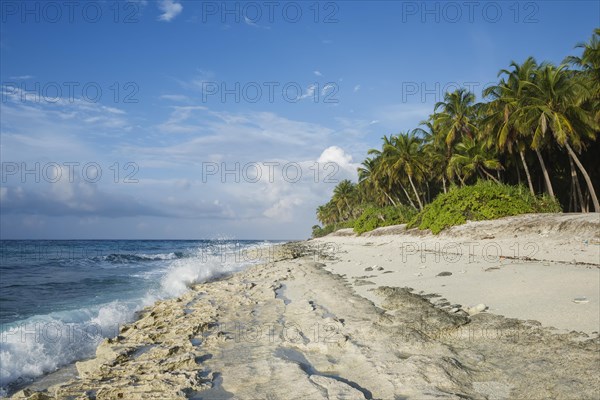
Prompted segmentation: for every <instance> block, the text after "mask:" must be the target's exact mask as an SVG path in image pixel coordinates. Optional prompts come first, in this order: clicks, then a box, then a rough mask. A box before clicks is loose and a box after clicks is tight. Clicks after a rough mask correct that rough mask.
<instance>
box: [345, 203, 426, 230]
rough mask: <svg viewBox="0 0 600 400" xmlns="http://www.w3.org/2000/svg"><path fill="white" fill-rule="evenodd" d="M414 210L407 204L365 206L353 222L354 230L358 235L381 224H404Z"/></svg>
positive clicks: (412, 215)
mask: <svg viewBox="0 0 600 400" xmlns="http://www.w3.org/2000/svg"><path fill="white" fill-rule="evenodd" d="M415 214H416V210H415V209H414V208H411V207H408V206H403V205H401V206H398V207H394V206H389V207H383V208H380V207H367V208H366V209H365V211H363V213H362V214H361V216H360V217H358V219H357V220H356V221H355V222H354V232H356V233H358V234H359V235H360V234H361V233H364V232H368V231H372V230H373V229H375V228H379V227H382V226H390V225H398V224H405V223H407V222H408V221H410V219H411V218H412V217H414V215H415Z"/></svg>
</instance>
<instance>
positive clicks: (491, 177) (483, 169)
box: [479, 167, 500, 183]
mask: <svg viewBox="0 0 600 400" xmlns="http://www.w3.org/2000/svg"><path fill="white" fill-rule="evenodd" d="M479 169H480V170H481V171H483V173H484V174H486V175H487V176H489V177H490V179H491V180H493V181H494V182H496V183H500V181H499V180H498V179H496V178H494V175H492V174H490V173H489V172H487V171H486V170H485V168H483V167H479Z"/></svg>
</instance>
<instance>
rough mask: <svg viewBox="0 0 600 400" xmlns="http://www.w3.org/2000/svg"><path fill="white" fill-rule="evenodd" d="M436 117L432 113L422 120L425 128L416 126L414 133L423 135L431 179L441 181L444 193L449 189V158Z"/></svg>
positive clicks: (424, 161) (426, 161) (424, 160)
mask: <svg viewBox="0 0 600 400" xmlns="http://www.w3.org/2000/svg"><path fill="white" fill-rule="evenodd" d="M434 120H435V117H434V116H433V115H431V116H430V117H429V119H428V120H427V121H422V122H421V124H420V125H421V126H423V127H425V128H421V127H419V128H416V129H415V130H414V131H413V133H414V134H415V135H421V136H422V139H423V164H424V165H425V166H426V168H425V171H427V172H429V173H428V179H429V180H430V181H438V182H439V181H441V183H442V188H443V190H444V193H446V192H447V191H448V189H447V187H446V168H447V166H448V158H447V157H446V146H445V142H444V141H442V140H440V138H441V136H440V135H439V134H438V132H437V130H436V126H435V123H434Z"/></svg>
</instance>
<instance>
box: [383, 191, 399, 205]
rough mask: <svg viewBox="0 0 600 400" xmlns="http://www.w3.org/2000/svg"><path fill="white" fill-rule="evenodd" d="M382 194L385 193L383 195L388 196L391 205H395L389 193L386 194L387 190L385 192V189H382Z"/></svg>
mask: <svg viewBox="0 0 600 400" xmlns="http://www.w3.org/2000/svg"><path fill="white" fill-rule="evenodd" d="M383 194H385V197H387V198H388V200H389V201H390V202H391V203H392V205H393V206H394V207H396V202H395V201H394V199H392V198H391V197H390V195H389V194H387V192H386V191H385V190H384V191H383Z"/></svg>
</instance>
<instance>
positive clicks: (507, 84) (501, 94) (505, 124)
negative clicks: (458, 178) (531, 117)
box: [481, 57, 552, 194]
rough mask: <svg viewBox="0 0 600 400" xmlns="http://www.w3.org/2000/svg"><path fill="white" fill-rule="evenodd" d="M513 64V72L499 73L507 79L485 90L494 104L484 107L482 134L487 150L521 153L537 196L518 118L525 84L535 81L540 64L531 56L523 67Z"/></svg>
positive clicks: (504, 71) (503, 71)
mask: <svg viewBox="0 0 600 400" xmlns="http://www.w3.org/2000/svg"><path fill="white" fill-rule="evenodd" d="M510 65H511V67H512V68H513V70H512V71H508V70H504V69H503V70H501V71H500V72H499V73H498V75H499V76H501V75H506V76H507V77H506V80H505V79H504V78H502V79H501V80H500V83H499V84H498V85H494V86H491V87H489V88H487V89H485V90H484V91H483V96H484V97H486V98H490V99H491V101H490V102H489V103H487V104H486V105H485V110H486V116H485V118H484V119H483V120H482V121H481V122H482V123H481V125H482V132H481V133H482V136H484V138H485V140H486V143H487V146H488V147H491V146H496V147H497V148H498V150H499V151H502V152H508V153H509V154H512V152H513V149H516V150H517V151H518V153H519V156H520V158H521V163H522V164H523V169H524V170H525V175H526V176H527V184H528V186H529V190H530V192H531V194H535V191H534V189H533V182H532V180H531V173H530V171H529V167H528V165H527V161H526V159H525V150H526V148H527V146H526V144H525V142H524V137H523V136H524V134H523V133H522V132H519V130H518V129H517V128H516V125H515V119H516V118H517V117H518V113H517V111H518V104H519V100H520V98H521V97H522V96H523V95H524V93H523V90H522V88H523V85H522V82H527V81H531V80H533V77H534V72H535V70H536V68H537V63H536V62H535V59H534V58H533V57H529V58H528V59H527V60H525V61H524V62H523V63H522V64H521V65H519V64H517V63H516V62H514V61H513V62H512V63H511V64H510ZM540 157H541V154H540ZM542 160H543V159H542ZM544 167H545V166H544ZM517 172H518V170H517ZM547 186H548V187H549V188H550V190H549V191H552V189H551V187H552V184H551V182H547Z"/></svg>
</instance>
